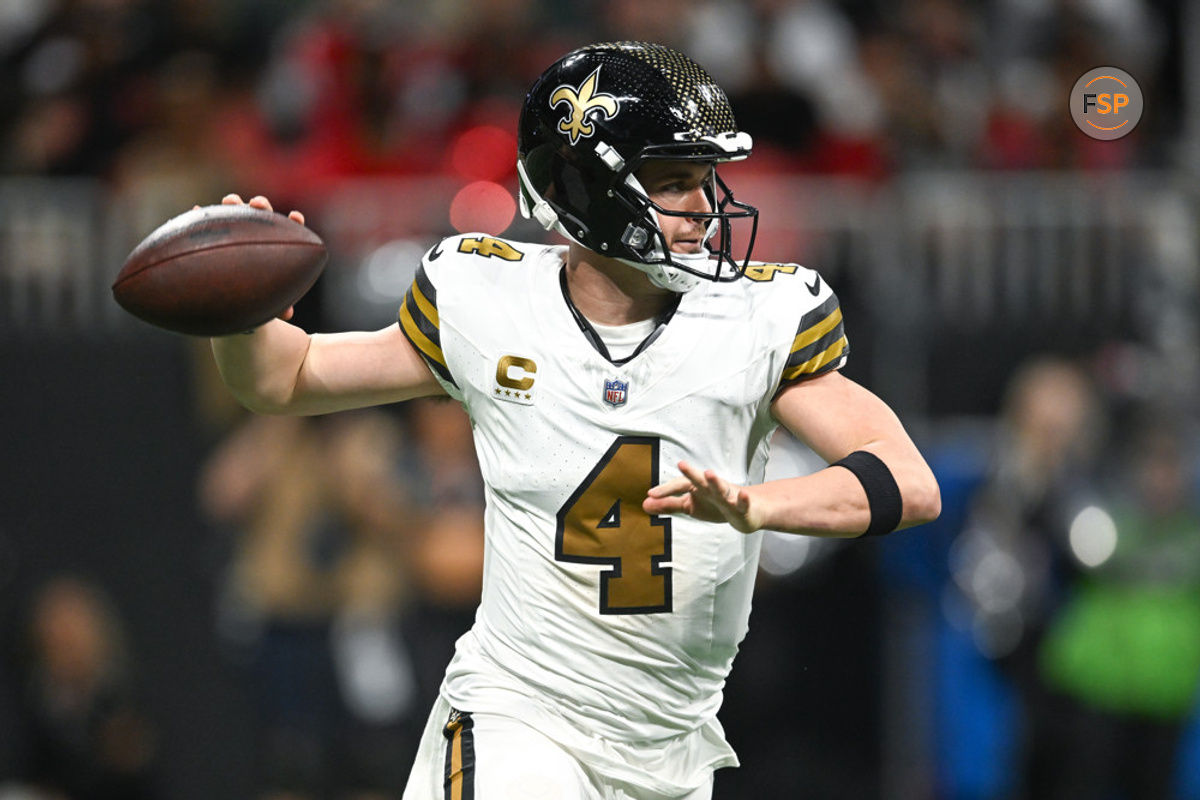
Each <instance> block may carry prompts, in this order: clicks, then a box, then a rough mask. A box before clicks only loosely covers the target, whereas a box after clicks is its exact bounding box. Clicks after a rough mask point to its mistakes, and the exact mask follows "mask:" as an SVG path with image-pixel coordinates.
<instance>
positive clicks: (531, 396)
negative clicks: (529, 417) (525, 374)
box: [525, 394, 533, 400]
mask: <svg viewBox="0 0 1200 800" xmlns="http://www.w3.org/2000/svg"><path fill="white" fill-rule="evenodd" d="M525 399H526V400H532V399H533V395H531V394H527V395H525Z"/></svg>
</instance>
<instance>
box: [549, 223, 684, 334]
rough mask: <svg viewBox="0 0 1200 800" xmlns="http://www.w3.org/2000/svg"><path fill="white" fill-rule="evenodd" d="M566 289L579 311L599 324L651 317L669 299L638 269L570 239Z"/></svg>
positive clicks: (620, 323)
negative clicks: (599, 253) (571, 241)
mask: <svg viewBox="0 0 1200 800" xmlns="http://www.w3.org/2000/svg"><path fill="white" fill-rule="evenodd" d="M567 290H568V291H569V292H570V293H571V302H573V303H574V304H575V307H576V308H577V309H579V313H581V314H583V316H585V317H587V319H588V320H589V321H591V322H598V323H600V324H601V325H628V324H629V323H631V322H641V321H642V320H647V319H652V318H655V317H657V316H659V315H660V314H662V313H663V312H664V311H665V310H666V309H667V306H669V305H670V304H671V301H672V299H673V297H672V295H673V293H672V292H671V291H669V290H667V289H660V288H659V287H657V286H655V285H654V284H653V283H651V282H650V278H649V276H648V275H646V273H644V272H642V271H641V270H639V269H635V268H634V267H631V266H629V265H628V264H622V263H621V262H620V261H617V260H616V259H613V258H607V257H604V256H601V255H598V254H596V253H593V252H592V251H591V250H588V249H586V248H584V247H580V246H579V245H578V244H574V243H572V244H571V248H570V251H569V253H568V254H567Z"/></svg>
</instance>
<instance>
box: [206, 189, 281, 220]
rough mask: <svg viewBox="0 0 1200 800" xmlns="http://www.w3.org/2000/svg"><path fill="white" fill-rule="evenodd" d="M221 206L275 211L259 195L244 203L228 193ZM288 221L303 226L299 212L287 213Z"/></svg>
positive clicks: (231, 193) (234, 194) (234, 193)
mask: <svg viewBox="0 0 1200 800" xmlns="http://www.w3.org/2000/svg"><path fill="white" fill-rule="evenodd" d="M221 204H222V205H226V206H241V205H247V206H250V207H251V208H261V209H262V210H263V211H274V210H275V209H274V208H272V206H271V201H270V200H268V199H267V198H266V197H263V196H262V195H261V194H256V195H254V197H251V198H250V200H249V201H246V200H243V199H242V196H241V195H240V194H237V193H236V192H230V193H229V194H227V195H225V196H224V197H222V198H221ZM196 207H197V208H199V206H196ZM288 219H290V220H292V221H293V222H296V223H298V224H300V225H303V224H304V214H302V213H301V212H299V211H295V210H293V211H289V212H288Z"/></svg>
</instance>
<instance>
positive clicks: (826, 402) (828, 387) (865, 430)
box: [771, 371, 915, 461]
mask: <svg viewBox="0 0 1200 800" xmlns="http://www.w3.org/2000/svg"><path fill="white" fill-rule="evenodd" d="M771 413H772V415H773V416H774V417H775V419H776V420H777V421H779V422H780V423H781V424H782V425H783V426H784V427H786V428H787V429H788V430H789V431H791V432H792V433H793V434H794V435H795V436H796V437H797V438H799V439H800V440H801V441H803V442H804V443H805V444H807V445H808V446H809V447H811V448H812V449H813V451H814V452H815V453H817V455H819V456H821V457H822V458H824V459H825V460H826V461H836V460H838V459H840V458H842V457H843V456H845V455H846V454H848V453H850V452H852V451H854V450H859V449H863V448H867V447H869V446H871V445H872V444H875V443H878V442H882V441H894V440H899V441H902V442H906V443H909V444H911V442H909V439H908V434H907V433H905V431H904V427H903V425H901V423H900V420H899V418H897V416H896V414H895V412H893V411H892V410H891V409H890V408H889V407H888V406H887V404H886V403H884V402H883V401H882V400H880V399H879V398H878V397H877V396H876V395H875V394H873V393H872V392H870V391H869V390H867V389H866V388H864V387H863V386H861V385H859V384H857V383H855V382H854V381H852V380H850V379H849V378H847V377H846V376H844V375H842V374H841V373H840V372H836V371H835V372H826V373H823V374H821V375H818V376H816V377H813V378H808V379H806V380H800V381H797V382H795V383H791V384H788V385H787V386H785V387H784V388H783V389H782V390H780V392H779V394H778V395H777V396H776V397H775V400H774V401H773V402H772V403H771ZM914 450H915V448H914Z"/></svg>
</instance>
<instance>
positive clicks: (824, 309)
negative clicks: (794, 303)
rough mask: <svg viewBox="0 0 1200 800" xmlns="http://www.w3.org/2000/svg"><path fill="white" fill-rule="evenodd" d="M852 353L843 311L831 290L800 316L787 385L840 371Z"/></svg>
mask: <svg viewBox="0 0 1200 800" xmlns="http://www.w3.org/2000/svg"><path fill="white" fill-rule="evenodd" d="M849 353H850V342H849V340H848V339H847V338H846V330H845V327H844V325H843V324H842V308H841V305H840V304H839V303H838V299H837V295H835V294H834V293H833V291H832V290H828V294H827V295H826V296H825V297H824V298H823V299H822V300H821V301H820V302H819V304H818V305H817V306H816V307H814V308H812V309H810V310H809V311H807V312H805V313H804V315H803V316H801V317H800V324H799V325H798V326H797V329H796V337H795V338H794V339H793V340H792V347H791V352H790V353H789V354H788V359H787V362H786V363H785V365H784V368H783V377H782V383H783V384H784V385H786V384H789V383H794V382H796V381H800V380H804V379H806V378H812V377H815V376H817V375H822V374H824V373H826V372H831V371H833V370H835V369H841V368H842V366H843V365H844V364H845V363H846V358H847V356H848V355H849Z"/></svg>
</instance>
